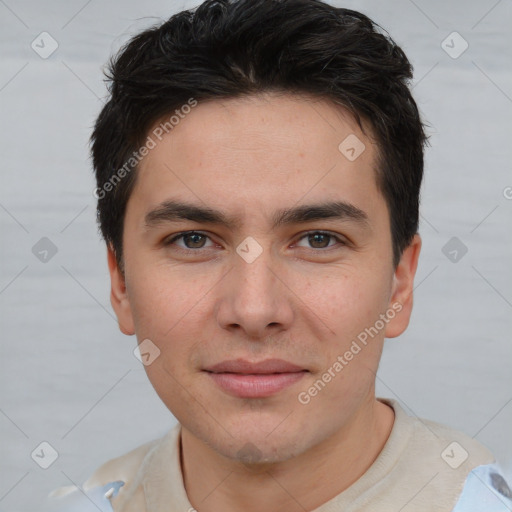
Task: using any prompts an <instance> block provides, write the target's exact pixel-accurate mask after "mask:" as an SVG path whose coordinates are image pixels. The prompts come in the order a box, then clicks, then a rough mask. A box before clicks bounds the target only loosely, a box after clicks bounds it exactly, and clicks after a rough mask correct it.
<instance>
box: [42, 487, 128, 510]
mask: <svg viewBox="0 0 512 512" xmlns="http://www.w3.org/2000/svg"><path fill="white" fill-rule="evenodd" d="M123 485H124V482H122V481H120V480H119V481H116V482H110V483H108V484H106V485H103V486H101V487H93V488H92V489H89V490H88V491H87V492H85V491H83V490H81V489H78V488H77V489H75V490H74V491H73V492H71V493H70V494H68V495H66V496H62V497H57V498H52V500H51V503H48V507H47V508H46V509H45V510H46V511H47V512H99V511H101V512H113V509H112V505H111V504H110V500H109V499H108V498H106V497H105V493H107V492H108V491H109V490H110V489H112V488H113V489H114V491H113V493H112V497H114V496H117V493H118V492H119V489H120V488H121V487H122V486H123Z"/></svg>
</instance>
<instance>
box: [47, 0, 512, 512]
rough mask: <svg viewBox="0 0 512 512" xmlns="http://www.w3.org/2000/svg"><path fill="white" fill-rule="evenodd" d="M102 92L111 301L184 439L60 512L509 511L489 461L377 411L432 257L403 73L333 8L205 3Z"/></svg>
mask: <svg viewBox="0 0 512 512" xmlns="http://www.w3.org/2000/svg"><path fill="white" fill-rule="evenodd" d="M109 78H110V79H111V88H110V93H111V96H110V99H109V101H108V103H107V104H106V105H105V107H104V108H103V110H102V112H101V114H100V116H99V118H98V120H97V122H96V126H95V129H94V133H93V135H92V156H93V164H94V168H95V171H96V178H97V189H96V192H95V194H96V197H97V198H98V219H99V222H100V227H101V230H102V233H103V236H104V238H105V241H106V243H107V248H108V265H109V270H110V276H111V286H112V288H111V302H112V306H113V308H114V310H115V312H116V315H117V318H118V321H119V327H120V329H121V331H122V332H123V333H125V334H127V335H133V334H135V335H136V336H137V340H138V342H139V348H140V352H141V358H142V361H143V362H144V365H145V369H146V371H147V375H148V377H149V379H150V381H151V383H152V385H153V386H154V388H155V390H156V392H157V393H158V395H159V396H160V398H161V399H162V401H163V402H164V403H165V405H166V406H167V407H168V408H169V410H170V411H171V412H172V414H173V415H174V416H175V417H176V418H177V420H178V422H179V424H178V425H177V426H176V427H175V428H173V429H172V430H171V431H170V432H169V433H168V434H167V435H166V436H164V437H163V438H162V439H158V440H154V441H150V442H148V443H146V444H145V445H143V446H140V447H138V448H136V449H135V450H133V451H131V452H129V453H127V454H125V455H122V456H120V457H119V458H116V459H113V460H111V461H108V462H106V463H105V464H104V465H103V466H101V467H100V468H99V469H98V470H97V471H96V472H95V473H94V474H93V475H92V476H91V478H89V480H88V481H87V482H86V483H85V484H84V489H83V491H81V490H78V489H74V488H67V489H66V488H64V489H60V490H57V491H56V492H54V493H53V497H54V498H56V502H55V503H56V504H58V506H60V507H61V508H60V509H62V510H67V511H78V510H97V509H98V508H99V509H100V510H114V511H115V512H135V511H137V512H144V511H146V512H163V511H167V512H169V511H172V512H176V511H183V512H186V511H193V510H197V511H199V512H219V511H223V512H234V511H240V510H244V511H246V512H253V511H265V512H277V511H283V510H285V511H287V512H295V511H317V512H333V511H354V512H355V511H372V512H381V511H396V512H397V511H416V512H422V511H439V512H444V511H447V512H448V511H456V512H461V511H466V512H467V511H476V510H478V511H482V510H486V511H497V510H500V511H501V510H509V509H510V506H511V504H512V502H511V501H510V498H511V494H510V490H509V488H508V486H507V484H506V482H505V480H504V479H503V477H502V476H501V475H500V473H499V471H498V470H497V468H496V467H495V465H494V458H493V456H492V455H491V454H490V453H489V452H488V451H487V449H486V448H485V447H483V446H482V445H480V444H479V443H478V442H476V441H475V440H473V439H471V438H469V437H468V436H466V435H464V434H463V433H461V432H457V431H453V430H451V429H449V428H447V427H443V426H441V425H438V424H435V423H433V422H430V421H425V420H420V419H417V418H412V417H409V416H407V415H406V414H405V412H404V411H403V410H402V409H401V407H400V406H399V404H398V403H397V402H396V401H393V400H387V399H380V398H379V399H377V398H376V396H375V377H376V372H377V369H378V365H379V360H380V356H381V353H382V348H383V343H384V339H385V338H386V337H387V338H392V337H396V336H399V335H400V334H401V333H402V332H403V331H404V330H405V329H406V328H407V325H408V322H409V318H410V314H411V310H412V302H413V295H412V290H413V281H414V275H415V272H416V267H417V263H418V257H419V253H420V248H421V240H420V237H419V235H418V233H417V229H418V203H419V192H420V185H421V181H422V174H423V148H424V145H425V143H426V136H425V133H424V130H423V124H422V122H421V119H420V116H419V113H418V109H417V107H416V104H415V102H414V100H413V98H412V97H411V94H410V90H409V88H408V81H409V80H410V79H411V78H412V68H411V65H410V63H409V62H408V60H407V58H406V56H405V55H404V53H403V52H402V50H401V49H400V48H399V47H398V46H396V45H395V43H394V42H393V41H392V40H391V39H390V38H389V37H386V36H385V35H383V33H382V32H380V31H379V30H378V27H377V26H376V25H375V24H374V23H373V22H372V21H371V20H369V19H368V18H367V17H366V16H364V15H362V14H360V13H358V12H355V11H350V10H346V9H337V8H334V7H331V6H329V5H327V4H324V3H322V2H320V1H317V0H283V1H277V0H269V1H259V2H255V1H254V0H250V1H249V0H240V1H232V2H230V1H228V0H222V1H212V0H209V1H207V2H205V3H204V4H202V5H201V6H199V7H198V8H197V9H196V10H195V11H185V12H182V13H179V14H177V15H176V16H173V17H172V18H171V19H169V20H168V21H167V22H166V23H164V24H162V25H161V26H159V27H155V28H152V29H150V30H146V31H144V32H142V33H141V34H139V35H137V36H136V37H134V38H133V39H132V40H131V41H130V42H129V44H128V45H127V46H126V47H125V48H124V49H123V50H122V51H121V52H120V54H119V55H118V56H117V58H116V59H115V60H114V61H113V62H112V63H111V67H110V71H109Z"/></svg>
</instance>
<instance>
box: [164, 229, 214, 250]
mask: <svg viewBox="0 0 512 512" xmlns="http://www.w3.org/2000/svg"><path fill="white" fill-rule="evenodd" d="M208 239H209V237H208V236H206V235H204V234H203V233H198V232H196V231H189V232H187V233H180V234H179V235H177V236H175V237H173V238H171V239H170V240H168V241H166V242H165V245H172V244H175V242H176V241H177V240H182V241H183V244H184V245H180V244H176V245H177V246H178V247H181V248H182V249H191V250H194V249H203V248H205V247H208V246H205V243H206V241H207V240H208Z"/></svg>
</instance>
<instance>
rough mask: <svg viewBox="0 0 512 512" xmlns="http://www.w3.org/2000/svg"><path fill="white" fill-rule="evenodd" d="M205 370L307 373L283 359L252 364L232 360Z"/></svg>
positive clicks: (241, 360)
mask: <svg viewBox="0 0 512 512" xmlns="http://www.w3.org/2000/svg"><path fill="white" fill-rule="evenodd" d="M205 370H206V371H207V372H212V373H245V374H258V373H261V374H266V373H293V372H300V371H305V368H302V367H300V366H297V365H296V364H293V363H290V362H288V361H284V360H283V359H265V360H264V361H259V362H256V363H251V362H250V361H246V360H245V359H230V360H228V361H222V362H221V363H217V364H214V365H212V366H208V367H207V368H205Z"/></svg>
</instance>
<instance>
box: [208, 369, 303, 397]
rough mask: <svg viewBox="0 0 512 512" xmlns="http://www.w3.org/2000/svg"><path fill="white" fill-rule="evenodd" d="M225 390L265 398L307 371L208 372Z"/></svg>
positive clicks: (243, 395) (299, 377) (295, 380)
mask: <svg viewBox="0 0 512 512" xmlns="http://www.w3.org/2000/svg"><path fill="white" fill-rule="evenodd" d="M207 373H208V375H209V376H210V377H211V378H212V379H213V380H214V381H215V383H216V384H217V385H218V386H219V387H220V388H221V389H223V390H224V391H226V392H227V393H229V394H231V395H235V396H238V397H241V398H264V397H267V396H271V395H274V394H275V393H278V392H279V391H282V390H283V389H285V388H287V387H289V386H291V385H292V384H294V383H295V382H298V381H299V380H300V379H302V377H304V374H305V373H306V372H290V373H267V374H241V373H212V372H207Z"/></svg>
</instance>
